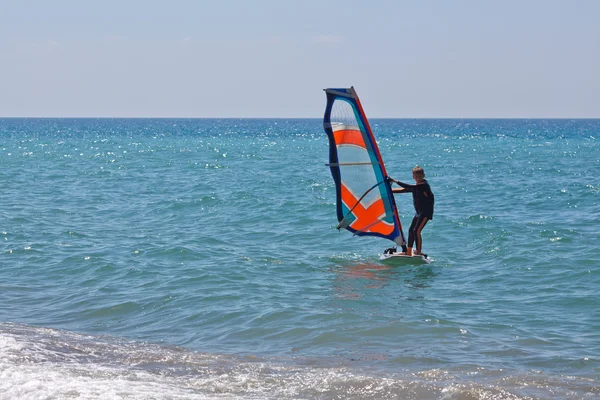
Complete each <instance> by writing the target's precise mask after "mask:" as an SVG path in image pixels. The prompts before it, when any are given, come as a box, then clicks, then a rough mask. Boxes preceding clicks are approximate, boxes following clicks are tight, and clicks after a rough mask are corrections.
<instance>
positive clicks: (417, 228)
mask: <svg viewBox="0 0 600 400" xmlns="http://www.w3.org/2000/svg"><path fill="white" fill-rule="evenodd" d="M412 175H413V179H414V180H415V182H416V185H410V184H408V183H404V182H400V181H397V180H395V179H392V178H390V180H391V181H392V182H395V183H396V184H398V185H400V186H401V187H400V188H396V189H392V192H393V193H409V192H410V193H412V194H413V204H414V206H415V212H416V214H415V216H414V217H413V220H412V223H411V224H410V228H409V229H408V248H407V250H406V255H409V256H412V255H413V249H412V247H413V244H415V243H416V245H417V248H416V250H415V253H414V254H415V255H423V253H422V252H421V249H422V246H423V240H422V239H421V231H422V230H423V228H424V227H425V225H426V224H427V222H428V221H429V220H431V219H433V204H434V196H433V192H432V191H431V187H430V186H429V182H427V180H426V179H425V171H424V170H423V168H421V167H419V166H418V165H417V166H415V167H414V168H413V169H412Z"/></svg>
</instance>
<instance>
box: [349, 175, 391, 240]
mask: <svg viewBox="0 0 600 400" xmlns="http://www.w3.org/2000/svg"><path fill="white" fill-rule="evenodd" d="M342 201H343V202H344V203H345V204H346V205H347V206H349V207H350V208H351V207H353V206H354V204H356V201H357V199H356V197H354V196H353V195H352V193H350V191H349V190H348V189H346V187H345V186H343V185H342ZM352 213H353V214H354V216H355V217H356V220H355V221H353V222H352V223H351V224H350V226H351V227H352V228H353V229H356V230H357V231H360V230H363V229H365V228H367V227H368V229H367V230H368V231H369V232H377V233H380V234H383V235H388V234H390V233H392V232H393V231H394V225H390V224H386V223H383V222H377V223H375V221H377V220H378V219H379V218H380V217H381V216H382V215H383V214H385V206H384V204H383V200H381V199H379V200H377V201H376V202H375V203H373V204H371V205H370V206H369V207H368V208H365V207H363V205H362V204H358V205H357V206H356V207H355V208H354V210H353V211H352Z"/></svg>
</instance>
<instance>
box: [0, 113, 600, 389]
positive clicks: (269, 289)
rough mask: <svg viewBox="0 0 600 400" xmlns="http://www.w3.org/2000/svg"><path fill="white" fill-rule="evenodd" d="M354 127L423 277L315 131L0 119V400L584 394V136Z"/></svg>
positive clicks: (281, 125) (440, 125)
mask: <svg viewBox="0 0 600 400" xmlns="http://www.w3.org/2000/svg"><path fill="white" fill-rule="evenodd" d="M371 126H372V128H373V131H374V134H375V136H376V138H377V141H378V144H379V148H380V152H381V155H382V157H383V159H384V161H385V164H386V167H387V171H388V173H389V174H390V176H391V177H393V178H394V179H397V180H401V181H405V182H411V177H412V175H411V169H412V168H413V167H414V166H415V165H420V166H422V167H423V168H424V170H425V173H426V178H427V179H428V181H429V183H430V185H431V187H432V190H433V192H434V194H435V200H436V205H435V214H434V217H433V220H432V221H431V222H429V223H428V224H427V226H426V227H425V229H424V230H423V251H424V252H426V253H428V254H429V256H430V258H431V259H432V262H431V264H427V265H403V266H402V265H401V266H399V265H396V266H394V265H388V264H384V263H382V262H380V261H379V255H380V254H381V253H382V251H383V250H384V249H385V248H387V247H390V245H392V242H390V241H387V240H385V239H381V238H368V237H358V236H353V235H352V234H351V233H350V232H348V231H345V230H342V231H338V230H337V229H336V225H337V222H338V221H337V219H336V211H335V210H336V208H335V199H336V195H335V186H334V182H333V179H332V176H331V173H330V171H329V168H328V167H327V166H326V164H327V163H328V161H329V160H328V156H329V143H328V140H327V136H326V134H325V133H324V131H323V127H322V120H320V119H318V118H315V119H285V118H280V119H258V118H257V119H145V118H137V119H110V118H104V119H93V118H88V119H68V118H57V119H53V118H41V119H37V118H3V119H0V399H2V400H4V399H449V400H476V399H482V400H483V399H598V398H600V381H599V380H600V296H599V293H600V249H599V248H600V120H585V119H518V120H514V119H372V120H371ZM396 202H397V205H398V211H399V214H400V219H401V221H402V222H403V225H404V229H405V234H406V233H407V232H406V228H407V227H408V225H409V224H410V221H411V219H412V216H413V214H414V209H413V205H412V199H411V197H410V195H402V194H400V195H397V196H396Z"/></svg>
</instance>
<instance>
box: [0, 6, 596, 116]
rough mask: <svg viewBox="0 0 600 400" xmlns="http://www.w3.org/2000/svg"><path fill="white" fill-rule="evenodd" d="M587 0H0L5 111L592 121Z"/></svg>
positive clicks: (1, 107)
mask: <svg viewBox="0 0 600 400" xmlns="http://www.w3.org/2000/svg"><path fill="white" fill-rule="evenodd" d="M599 21H600V1H596V0H570V1H569V0H502V1H500V0H498V1H492V0H489V1H488V0H452V1H451V0H437V1H434V0H413V1H405V0H389V1H388V0H379V1H378V0H369V1H365V0H360V1H359V0H341V1H340V0H303V1H299V0H298V1H297V0H245V1H244V0H238V1H235V0H212V1H204V0H196V1H193V0H169V1H154V0H145V1H142V0H120V1H115V0H103V1H81V0H71V1H69V0H52V1H47V0H39V1H34V0H0V117H165V118H167V117H215V118H227V117H231V118H238V117H239V118H247V117H250V118H267V117H276V118H321V117H322V115H323V112H324V108H325V94H324V92H323V91H322V89H324V88H327V87H349V86H354V87H355V89H356V91H357V92H358V94H359V96H360V98H361V102H362V104H363V107H364V109H365V112H366V113H367V115H368V116H369V117H371V118H600V22H599Z"/></svg>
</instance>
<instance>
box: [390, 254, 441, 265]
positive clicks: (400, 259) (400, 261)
mask: <svg viewBox="0 0 600 400" xmlns="http://www.w3.org/2000/svg"><path fill="white" fill-rule="evenodd" d="M379 260H380V261H382V262H384V263H385V264H391V265H418V264H429V263H431V260H430V259H429V257H426V256H422V255H421V256H407V255H405V254H400V253H392V254H389V253H387V254H386V253H384V254H382V255H381V256H380V257H379Z"/></svg>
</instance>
